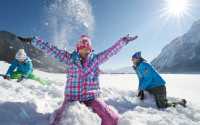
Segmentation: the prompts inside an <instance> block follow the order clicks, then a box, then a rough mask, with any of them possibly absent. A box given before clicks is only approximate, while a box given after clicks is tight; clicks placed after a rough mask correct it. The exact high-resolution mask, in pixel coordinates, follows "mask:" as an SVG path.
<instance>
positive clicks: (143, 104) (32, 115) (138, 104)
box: [0, 62, 200, 125]
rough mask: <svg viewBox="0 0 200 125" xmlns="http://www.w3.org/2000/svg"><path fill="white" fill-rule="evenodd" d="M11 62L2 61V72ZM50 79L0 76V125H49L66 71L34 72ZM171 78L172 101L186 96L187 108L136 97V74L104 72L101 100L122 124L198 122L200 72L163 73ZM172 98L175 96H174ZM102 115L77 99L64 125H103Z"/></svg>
mask: <svg viewBox="0 0 200 125" xmlns="http://www.w3.org/2000/svg"><path fill="white" fill-rule="evenodd" d="M7 67H8V64H6V63H4V62H0V73H4V72H5V70H6V68H7ZM35 73H36V74H37V75H40V76H41V77H42V78H47V79H48V80H49V82H50V85H49V86H43V85H40V84H39V83H37V82H35V81H32V80H26V81H23V82H21V83H17V82H16V81H14V80H12V81H7V80H3V79H0V93H1V94H0V125H48V122H49V120H50V118H51V116H52V115H51V114H52V113H53V111H55V110H56V109H57V108H58V107H59V106H60V105H61V104H62V100H63V90H64V83H65V80H66V79H65V75H64V74H50V73H45V72H41V71H35ZM163 76H164V78H165V79H166V81H168V87H167V89H168V93H169V96H170V100H177V98H174V97H178V98H186V99H187V100H189V104H188V107H187V108H182V107H177V108H168V109H166V110H158V109H156V106H155V103H154V101H153V98H152V97H151V95H148V94H146V98H147V99H146V100H145V101H140V100H138V99H137V97H136V93H137V92H136V90H137V78H136V76H134V75H101V77H100V81H101V88H102V97H101V98H102V99H103V100H105V101H106V103H107V104H109V105H110V106H111V107H112V108H113V109H114V110H116V111H118V112H119V113H120V115H121V118H120V120H119V125H199V124H200V102H199V98H198V93H199V92H198V90H199V89H200V85H198V81H199V80H200V77H199V75H163ZM172 97H173V98H172ZM100 122H101V120H100V118H99V117H98V116H97V115H96V114H95V113H93V112H92V110H91V109H90V108H88V107H86V106H84V105H82V104H80V103H78V102H74V103H72V104H70V105H69V106H68V107H67V108H66V110H65V113H64V119H62V122H61V125H100Z"/></svg>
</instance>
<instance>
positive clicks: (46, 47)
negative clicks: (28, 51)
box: [18, 37, 71, 64]
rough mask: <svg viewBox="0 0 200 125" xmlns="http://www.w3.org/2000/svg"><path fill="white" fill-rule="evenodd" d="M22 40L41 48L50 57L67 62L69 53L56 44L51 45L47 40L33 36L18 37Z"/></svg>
mask: <svg viewBox="0 0 200 125" xmlns="http://www.w3.org/2000/svg"><path fill="white" fill-rule="evenodd" d="M18 38H19V39H20V40H21V41H22V42H25V43H31V44H32V45H33V46H34V47H36V48H38V49H40V50H42V51H43V52H44V53H46V54H48V55H49V56H51V57H54V58H56V59H57V60H58V61H60V62H63V63H65V64H69V62H70V56H71V54H70V53H69V52H67V51H65V50H60V49H58V48H57V47H56V46H54V45H51V44H50V43H48V42H45V41H43V40H42V39H40V38H38V37H33V38H22V37H18Z"/></svg>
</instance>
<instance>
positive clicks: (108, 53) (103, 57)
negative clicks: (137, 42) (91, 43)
mask: <svg viewBox="0 0 200 125" xmlns="http://www.w3.org/2000/svg"><path fill="white" fill-rule="evenodd" d="M127 44H128V42H126V41H124V40H123V39H120V40H118V41H117V42H116V43H115V44H114V45H112V46H111V47H110V48H108V49H106V50H105V51H103V52H101V53H99V54H97V62H98V64H102V63H104V62H106V61H107V60H108V59H109V58H111V57H112V56H114V55H116V54H117V53H118V52H119V51H120V50H121V49H122V48H123V47H124V46H126V45H127Z"/></svg>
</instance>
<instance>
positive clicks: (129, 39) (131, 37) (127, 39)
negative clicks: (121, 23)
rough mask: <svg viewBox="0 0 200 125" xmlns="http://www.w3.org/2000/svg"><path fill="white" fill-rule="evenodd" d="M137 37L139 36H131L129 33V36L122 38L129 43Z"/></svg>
mask: <svg viewBox="0 0 200 125" xmlns="http://www.w3.org/2000/svg"><path fill="white" fill-rule="evenodd" d="M137 38H138V36H130V35H129V34H128V35H127V36H125V37H123V38H122V40H123V41H125V42H126V43H129V42H130V41H134V40H135V39H137Z"/></svg>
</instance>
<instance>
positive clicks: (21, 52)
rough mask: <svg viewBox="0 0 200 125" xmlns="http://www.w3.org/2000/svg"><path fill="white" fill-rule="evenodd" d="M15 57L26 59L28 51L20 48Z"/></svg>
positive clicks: (21, 59)
mask: <svg viewBox="0 0 200 125" xmlns="http://www.w3.org/2000/svg"><path fill="white" fill-rule="evenodd" d="M15 58H16V59H17V60H18V61H24V60H25V59H26V58H27V55H26V52H25V50H24V49H19V50H18V52H17V54H16V56H15Z"/></svg>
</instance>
